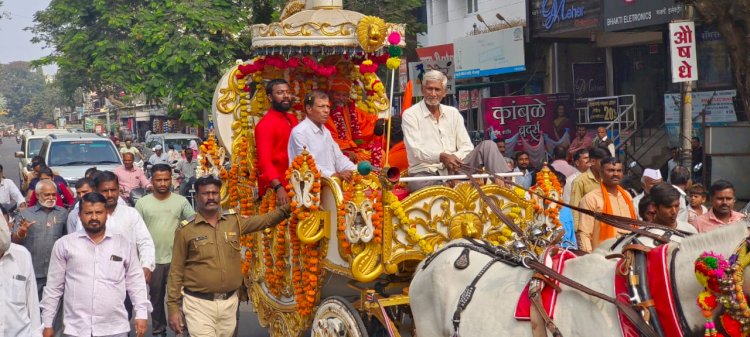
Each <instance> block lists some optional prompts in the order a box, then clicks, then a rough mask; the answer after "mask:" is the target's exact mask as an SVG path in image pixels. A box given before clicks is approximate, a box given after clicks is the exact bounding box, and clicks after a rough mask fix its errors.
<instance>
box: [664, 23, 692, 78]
mask: <svg viewBox="0 0 750 337" xmlns="http://www.w3.org/2000/svg"><path fill="white" fill-rule="evenodd" d="M669 50H670V57H671V61H672V62H671V63H672V83H679V82H688V81H696V80H698V57H697V55H696V48H695V23H693V22H692V21H681V22H673V23H670V24H669Z"/></svg>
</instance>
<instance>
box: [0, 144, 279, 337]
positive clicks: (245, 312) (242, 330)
mask: <svg viewBox="0 0 750 337" xmlns="http://www.w3.org/2000/svg"><path fill="white" fill-rule="evenodd" d="M19 149H20V145H18V144H16V139H15V137H5V138H3V144H1V145H0V165H2V166H3V174H4V176H5V177H6V178H9V179H11V180H13V182H14V183H16V185H18V159H16V158H15V157H14V156H13V153H14V152H15V151H18V150H19ZM150 332H151V331H150V324H149V334H147V335H146V336H147V337H151V336H152V335H151V333H150ZM131 336H135V333H131ZM167 336H174V333H173V332H172V331H169V334H168V335H167ZM238 336H239V337H267V336H269V335H268V331H267V330H266V329H265V328H262V327H261V326H260V325H259V324H258V319H257V317H256V315H255V313H254V312H253V311H252V306H251V305H250V304H248V303H243V304H241V305H240V320H239V333H238Z"/></svg>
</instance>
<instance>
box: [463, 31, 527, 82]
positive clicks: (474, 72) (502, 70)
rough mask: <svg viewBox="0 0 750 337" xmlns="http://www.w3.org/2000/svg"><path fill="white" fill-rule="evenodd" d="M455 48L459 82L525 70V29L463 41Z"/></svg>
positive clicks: (484, 35) (497, 32) (468, 37)
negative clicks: (464, 79) (463, 79)
mask: <svg viewBox="0 0 750 337" xmlns="http://www.w3.org/2000/svg"><path fill="white" fill-rule="evenodd" d="M454 48H455V53H456V57H455V60H456V78H457V79H462V78H473V77H482V76H490V75H499V74H507V73H514V72H519V71H524V70H526V61H525V55H524V40H523V28H522V27H511V28H507V29H501V30H497V31H494V32H489V33H484V34H479V35H472V36H467V37H464V38H460V39H457V40H456V42H455V43H454Z"/></svg>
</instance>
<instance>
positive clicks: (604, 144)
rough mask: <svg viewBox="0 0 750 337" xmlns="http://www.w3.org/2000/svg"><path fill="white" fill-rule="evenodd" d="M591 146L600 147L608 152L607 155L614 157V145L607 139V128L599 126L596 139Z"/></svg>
mask: <svg viewBox="0 0 750 337" xmlns="http://www.w3.org/2000/svg"><path fill="white" fill-rule="evenodd" d="M593 146H596V147H601V148H603V149H605V150H607V151H609V154H610V155H611V156H612V157H614V156H615V143H614V142H613V141H612V140H611V139H609V136H608V135H607V128H605V127H603V126H600V127H599V128H598V129H596V139H594V143H593Z"/></svg>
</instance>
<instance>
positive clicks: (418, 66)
mask: <svg viewBox="0 0 750 337" xmlns="http://www.w3.org/2000/svg"><path fill="white" fill-rule="evenodd" d="M430 70H439V71H440V72H442V73H443V74H445V76H446V77H448V84H447V85H446V93H447V94H448V95H453V94H455V93H456V77H455V75H454V74H455V72H454V67H453V61H445V60H438V61H435V62H433V61H428V62H424V61H419V62H409V80H410V81H411V83H412V96H413V97H422V77H423V76H424V74H425V73H426V72H428V71H430Z"/></svg>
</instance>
